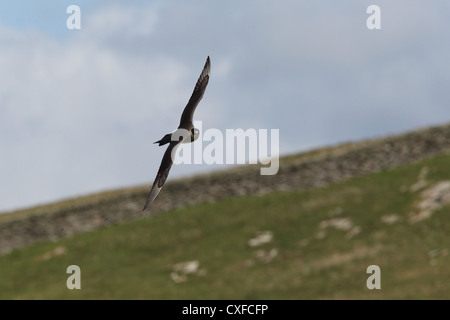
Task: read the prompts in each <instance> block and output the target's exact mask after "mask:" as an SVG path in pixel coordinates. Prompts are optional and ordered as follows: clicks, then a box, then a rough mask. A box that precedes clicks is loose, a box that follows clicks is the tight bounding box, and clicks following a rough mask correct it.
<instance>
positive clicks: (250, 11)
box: [0, 0, 450, 212]
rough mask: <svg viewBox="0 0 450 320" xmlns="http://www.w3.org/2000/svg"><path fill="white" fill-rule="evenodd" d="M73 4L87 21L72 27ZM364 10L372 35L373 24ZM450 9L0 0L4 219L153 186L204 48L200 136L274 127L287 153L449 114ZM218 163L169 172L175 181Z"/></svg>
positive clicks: (434, 121)
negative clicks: (206, 72) (206, 75)
mask: <svg viewBox="0 0 450 320" xmlns="http://www.w3.org/2000/svg"><path fill="white" fill-rule="evenodd" d="M70 5H77V6H78V7H79V9H80V16H79V22H80V29H69V28H68V27H67V20H68V19H71V13H67V8H68V7H69V6H70ZM370 5H377V6H378V7H379V9H380V15H379V20H378V21H379V22H380V27H381V28H380V29H369V28H368V27H367V20H368V19H369V18H370V16H371V15H372V13H367V8H368V7H369V6H370ZM449 9H450V2H448V1H446V0H435V1H429V2H424V1H419V0H398V1H351V0H342V1H332V0H324V1H313V0H309V1H299V0H292V1H287V0H285V1H261V0H258V1H256V0H255V1H251V0H249V1H236V0H231V1H200V0H196V1H189V2H188V1H181V0H174V1H142V0H140V1H136V0H134V1H133V0H129V1H111V0H108V1H107V0H97V1H86V0H84V1H81V0H80V1H76V0H75V1H54V0H52V1H49V0H43V1H39V2H38V1H32V0H15V1H9V2H5V1H3V2H2V3H1V4H0V153H1V154H0V212H8V211H11V210H16V209H22V208H27V207H31V206H34V205H40V204H45V203H49V202H53V201H57V200H62V199H67V198H71V197H77V196H82V195H86V194H89V193H92V192H99V191H104V190H111V189H115V188H124V187H130V186H139V185H147V186H148V187H149V189H150V187H151V184H152V182H153V180H154V178H155V176H156V173H157V170H158V167H159V165H160V161H161V158H162V155H163V153H164V151H165V148H164V147H158V146H157V145H155V144H153V142H154V141H157V140H159V139H160V138H162V137H163V136H164V135H165V134H166V133H170V132H172V131H173V130H175V129H176V128H177V126H178V124H179V119H180V115H181V112H182V110H183V108H184V106H185V105H186V103H187V101H188V99H189V97H190V95H191V93H192V90H193V88H194V85H195V81H196V80H197V78H198V76H199V75H200V72H201V70H202V68H203V65H204V63H205V60H206V57H207V56H210V58H211V76H210V80H209V84H208V87H207V89H206V93H205V95H204V97H203V99H202V101H201V102H200V104H199V106H198V107H197V110H196V112H195V116H194V119H195V120H197V121H201V124H202V130H203V132H204V131H207V130H208V129H212V128H214V129H217V130H219V131H221V132H225V131H226V130H227V129H237V128H241V129H243V130H247V129H252V130H268V132H270V130H271V129H277V130H278V132H279V140H278V145H277V146H276V147H277V148H278V150H279V154H280V155H288V154H292V153H298V152H301V151H306V150H310V149H314V148H319V147H324V146H328V145H334V144H338V143H343V142H349V141H359V140H363V139H368V138H374V137H380V136H386V135H390V134H396V133H401V132H405V131H409V130H414V129H417V128H421V127H427V126H433V125H440V124H445V123H448V122H450V90H449V87H450V86H449V84H450V63H449V62H448V57H450V41H449V39H450V19H448V12H450V10H449ZM70 21H72V20H70ZM210 132H211V131H210ZM257 132H259V131H257ZM269 140H270V139H269ZM195 143H197V142H195ZM195 143H194V144H195ZM226 167H227V165H225V164H214V165H209V164H205V163H204V164H191V165H187V164H180V165H174V167H173V168H172V170H171V172H170V175H169V179H174V178H177V177H182V176H189V175H194V174H196V173H201V172H208V171H211V170H219V169H224V168H226ZM144 202H145V199H143V203H144Z"/></svg>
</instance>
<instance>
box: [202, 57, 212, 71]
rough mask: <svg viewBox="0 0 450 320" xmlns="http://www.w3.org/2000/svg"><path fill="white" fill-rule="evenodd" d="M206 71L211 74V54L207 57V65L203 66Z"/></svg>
mask: <svg viewBox="0 0 450 320" xmlns="http://www.w3.org/2000/svg"><path fill="white" fill-rule="evenodd" d="M203 70H204V72H205V73H206V74H207V75H208V76H209V75H210V73H211V59H210V58H209V56H208V57H207V58H206V62H205V66H204V68H203Z"/></svg>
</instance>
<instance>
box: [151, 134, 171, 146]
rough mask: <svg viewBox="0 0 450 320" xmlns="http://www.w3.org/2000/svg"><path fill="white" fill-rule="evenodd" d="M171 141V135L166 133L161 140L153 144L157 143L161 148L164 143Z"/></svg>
mask: <svg viewBox="0 0 450 320" xmlns="http://www.w3.org/2000/svg"><path fill="white" fill-rule="evenodd" d="M171 140H172V134H170V133H168V134H166V135H165V136H164V137H163V138H162V139H161V140H158V141H155V142H153V143H158V145H159V146H162V145H165V144H166V143H169V142H170V141H171Z"/></svg>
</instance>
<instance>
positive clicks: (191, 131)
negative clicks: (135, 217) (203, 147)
mask: <svg viewBox="0 0 450 320" xmlns="http://www.w3.org/2000/svg"><path fill="white" fill-rule="evenodd" d="M210 70H211V67H210V60H209V56H208V58H207V59H206V63H205V66H204V67H203V71H202V73H201V74H200V77H199V78H198V80H197V83H196V84H195V88H194V91H193V92H192V95H191V98H190V99H189V101H188V103H187V105H186V107H185V108H184V110H183V113H182V114H181V119H180V125H179V126H178V129H177V130H175V131H174V132H172V133H168V134H166V135H165V136H164V137H163V138H162V139H161V140H159V141H156V142H155V143H158V145H159V146H162V145H165V144H167V143H168V144H169V146H168V147H167V149H166V152H164V156H163V158H162V161H161V165H160V166H159V169H158V173H157V175H156V178H155V181H154V182H153V186H152V188H151V190H150V193H149V195H148V198H147V202H146V203H145V206H144V209H142V211H144V210H145V209H147V208H148V207H149V206H150V204H151V203H152V201H153V200H155V198H156V197H157V196H158V194H159V192H160V191H161V188H162V187H163V185H164V182H165V181H166V179H167V176H168V175H169V171H170V168H171V167H172V164H173V159H174V157H175V152H176V150H177V148H178V146H179V145H180V143H190V142H194V141H195V140H197V139H198V136H199V130H198V129H197V128H194V124H193V122H192V118H193V116H194V111H195V108H196V107H197V105H198V103H199V102H200V100H201V99H202V97H203V94H204V93H205V90H206V86H207V85H208V81H209V73H210Z"/></svg>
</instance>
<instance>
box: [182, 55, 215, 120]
mask: <svg viewBox="0 0 450 320" xmlns="http://www.w3.org/2000/svg"><path fill="white" fill-rule="evenodd" d="M210 71H211V66H210V60H209V56H208V58H207V59H206V63H205V66H204V67H203V71H202V73H201V74H200V77H199V78H198V80H197V83H196V84H195V88H194V92H192V95H191V98H190V99H189V101H188V103H187V105H186V107H184V110H183V113H182V115H181V120H180V127H182V128H188V127H190V126H192V119H193V117H194V111H195V108H196V107H197V105H198V103H199V102H200V100H201V99H202V97H203V94H204V93H205V90H206V86H207V85H208V81H209V73H210Z"/></svg>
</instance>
